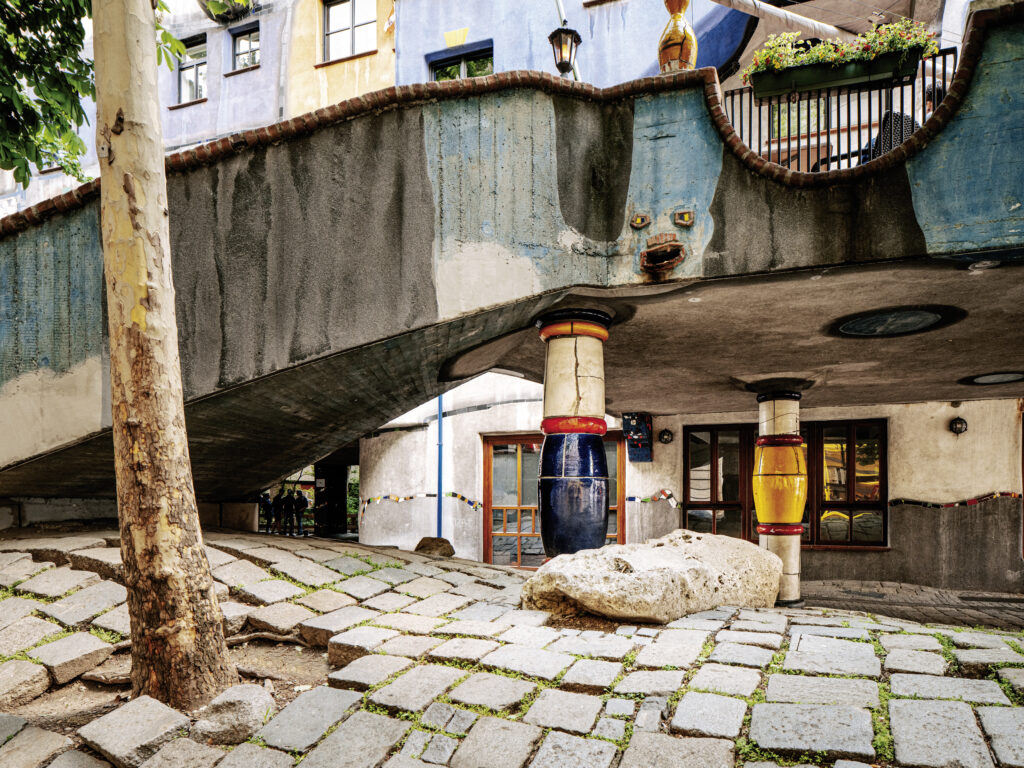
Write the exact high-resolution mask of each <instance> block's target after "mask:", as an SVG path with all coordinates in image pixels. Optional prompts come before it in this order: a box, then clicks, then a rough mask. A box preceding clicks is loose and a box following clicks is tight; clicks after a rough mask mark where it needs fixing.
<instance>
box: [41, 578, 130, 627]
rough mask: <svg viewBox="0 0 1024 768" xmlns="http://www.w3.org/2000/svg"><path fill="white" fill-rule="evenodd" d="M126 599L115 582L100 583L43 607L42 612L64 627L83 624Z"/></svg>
mask: <svg viewBox="0 0 1024 768" xmlns="http://www.w3.org/2000/svg"><path fill="white" fill-rule="evenodd" d="M127 599H128V590H126V589H125V588H124V587H122V586H121V585H120V584H118V583H117V582H116V581H101V582H99V583H98V584H93V585H92V586H89V587H86V588H85V589H80V590H78V591H77V592H75V593H73V594H70V595H68V596H67V597H65V598H64V599H63V600H58V601H57V602H55V603H49V604H47V605H44V606H43V608H42V612H43V613H45V614H46V615H47V616H52V617H53V618H55V619H56V620H57V621H59V622H60V623H61V624H63V625H64V626H66V627H75V626H78V625H79V624H85V623H87V622H88V621H89V620H90V619H92V618H94V617H95V616H98V615H99V614H101V613H103V612H104V611H108V610H110V609H111V608H114V607H116V606H118V605H120V604H121V603H123V602H124V601H125V600H127Z"/></svg>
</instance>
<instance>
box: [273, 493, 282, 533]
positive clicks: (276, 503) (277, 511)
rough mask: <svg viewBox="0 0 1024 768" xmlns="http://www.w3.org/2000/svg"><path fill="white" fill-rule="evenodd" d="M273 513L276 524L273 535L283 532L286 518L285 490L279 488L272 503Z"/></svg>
mask: <svg viewBox="0 0 1024 768" xmlns="http://www.w3.org/2000/svg"><path fill="white" fill-rule="evenodd" d="M270 507H271V510H272V512H273V517H274V524H273V525H272V526H271V532H272V533H282V532H283V525H282V524H283V522H284V519H283V516H284V488H283V487H282V488H278V489H277V494H276V495H275V496H274V500H273V501H272V502H271V503H270Z"/></svg>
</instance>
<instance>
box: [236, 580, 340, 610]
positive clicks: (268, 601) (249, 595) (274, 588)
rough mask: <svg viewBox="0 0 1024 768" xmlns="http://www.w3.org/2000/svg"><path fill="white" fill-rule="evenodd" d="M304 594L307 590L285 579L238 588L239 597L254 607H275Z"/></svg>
mask: <svg viewBox="0 0 1024 768" xmlns="http://www.w3.org/2000/svg"><path fill="white" fill-rule="evenodd" d="M302 594H305V590H303V589H299V588H298V587H296V586H295V585H294V584H291V583H290V582H287V581H285V580H284V579H269V580H267V581H257V582H255V583H254V584H246V585H245V586H242V587H238V596H239V597H241V598H242V599H243V600H245V602H247V603H252V604H254V605H273V604H274V603H280V602H282V601H283V600H291V599H292V598H293V597H299V596H300V595H302ZM353 602H354V601H353Z"/></svg>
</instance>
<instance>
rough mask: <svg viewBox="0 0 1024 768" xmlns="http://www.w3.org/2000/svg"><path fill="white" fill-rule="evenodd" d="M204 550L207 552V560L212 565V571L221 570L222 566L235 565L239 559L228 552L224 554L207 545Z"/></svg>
mask: <svg viewBox="0 0 1024 768" xmlns="http://www.w3.org/2000/svg"><path fill="white" fill-rule="evenodd" d="M203 549H204V551H205V552H206V560H207V561H208V562H209V563H210V570H211V571H212V570H213V569H214V568H220V567H221V566H222V565H227V564H228V563H233V562H234V561H235V560H237V559H238V558H236V557H235V556H234V555H229V554H228V553H227V552H222V551H221V550H219V549H217V548H216V547H211V546H209V545H206V546H204V547H203Z"/></svg>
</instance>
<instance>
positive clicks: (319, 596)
mask: <svg viewBox="0 0 1024 768" xmlns="http://www.w3.org/2000/svg"><path fill="white" fill-rule="evenodd" d="M295 602H296V603H298V604H299V605H304V606H306V607H307V608H309V609H310V610H311V611H316V612H317V613H330V612H331V611H337V610H339V609H341V608H344V607H345V606H347V605H355V604H356V601H355V599H354V598H352V597H349V596H348V595H343V594H342V593H341V592H335V591H334V590H333V589H320V590H317V591H316V592H310V593H309V594H308V595H305V596H304V597H300V598H298V599H297V600H296V601H295ZM367 607H368V608H373V606H372V605H371V606H367ZM378 610H380V609H378Z"/></svg>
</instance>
